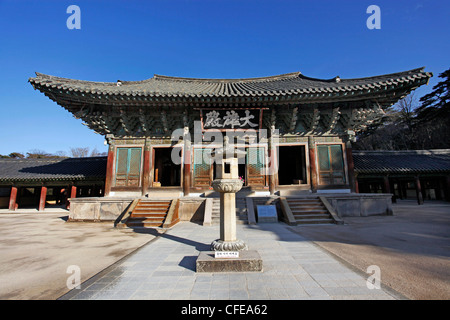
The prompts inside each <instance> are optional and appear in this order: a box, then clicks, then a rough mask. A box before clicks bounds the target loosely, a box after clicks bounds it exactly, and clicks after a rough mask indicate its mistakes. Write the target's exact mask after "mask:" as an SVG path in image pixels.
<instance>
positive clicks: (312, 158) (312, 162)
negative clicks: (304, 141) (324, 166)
mask: <svg viewBox="0 0 450 320" xmlns="http://www.w3.org/2000/svg"><path fill="white" fill-rule="evenodd" d="M314 142H315V141H314V137H311V136H309V137H308V149H309V170H310V177H311V190H312V191H317V186H318V181H317V172H316V170H317V169H316V145H315V143H314Z"/></svg>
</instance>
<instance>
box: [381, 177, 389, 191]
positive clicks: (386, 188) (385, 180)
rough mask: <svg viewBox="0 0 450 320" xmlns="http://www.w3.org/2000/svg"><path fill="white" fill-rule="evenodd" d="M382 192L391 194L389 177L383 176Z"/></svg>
mask: <svg viewBox="0 0 450 320" xmlns="http://www.w3.org/2000/svg"><path fill="white" fill-rule="evenodd" d="M383 192H384V193H391V185H390V184H389V177H388V176H383Z"/></svg>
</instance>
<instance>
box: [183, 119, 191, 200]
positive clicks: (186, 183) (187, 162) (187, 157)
mask: <svg viewBox="0 0 450 320" xmlns="http://www.w3.org/2000/svg"><path fill="white" fill-rule="evenodd" d="M183 141H184V150H183V193H184V196H185V197H187V196H189V194H190V192H191V139H190V134H189V127H185V128H184V136H183Z"/></svg>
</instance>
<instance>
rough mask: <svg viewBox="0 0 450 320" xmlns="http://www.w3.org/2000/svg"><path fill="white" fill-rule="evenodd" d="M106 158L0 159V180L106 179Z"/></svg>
mask: <svg viewBox="0 0 450 320" xmlns="http://www.w3.org/2000/svg"><path fill="white" fill-rule="evenodd" d="M106 160H107V158H106V157H89V158H53V159H47V158H44V159H0V182H10V181H52V180H53V181H54V180H95V179H105V177H106Z"/></svg>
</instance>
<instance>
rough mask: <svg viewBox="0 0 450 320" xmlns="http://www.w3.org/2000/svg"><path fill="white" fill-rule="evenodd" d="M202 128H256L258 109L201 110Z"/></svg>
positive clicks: (258, 122)
mask: <svg viewBox="0 0 450 320" xmlns="http://www.w3.org/2000/svg"><path fill="white" fill-rule="evenodd" d="M202 112H203V114H202V117H203V128H204V129H258V128H259V124H260V118H261V110H259V109H242V110H241V109H238V110H202Z"/></svg>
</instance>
